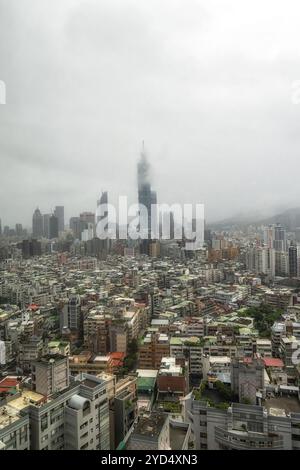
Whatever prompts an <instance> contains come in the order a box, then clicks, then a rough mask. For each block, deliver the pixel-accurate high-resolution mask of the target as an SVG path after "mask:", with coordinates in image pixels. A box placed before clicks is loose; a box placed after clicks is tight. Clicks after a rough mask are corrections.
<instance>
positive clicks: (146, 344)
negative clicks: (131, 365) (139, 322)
mask: <svg viewBox="0 0 300 470" xmlns="http://www.w3.org/2000/svg"><path fill="white" fill-rule="evenodd" d="M168 356H170V341H169V337H168V336H167V335H165V334H162V333H151V332H150V333H147V334H146V336H145V337H144V338H143V342H142V344H141V345H140V348H139V367H140V368H141V369H159V367H160V364H161V360H162V358H163V357H168Z"/></svg>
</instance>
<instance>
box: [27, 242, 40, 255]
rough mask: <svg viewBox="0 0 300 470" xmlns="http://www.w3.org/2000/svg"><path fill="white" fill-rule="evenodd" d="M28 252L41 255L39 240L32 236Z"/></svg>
mask: <svg viewBox="0 0 300 470" xmlns="http://www.w3.org/2000/svg"><path fill="white" fill-rule="evenodd" d="M29 253H30V256H41V254H42V245H41V242H39V241H38V240H35V239H34V238H33V239H32V240H31V241H30V242H29Z"/></svg>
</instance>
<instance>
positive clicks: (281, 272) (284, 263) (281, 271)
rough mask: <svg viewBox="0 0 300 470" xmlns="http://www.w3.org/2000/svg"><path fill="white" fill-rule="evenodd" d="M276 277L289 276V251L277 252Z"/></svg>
mask: <svg viewBox="0 0 300 470" xmlns="http://www.w3.org/2000/svg"><path fill="white" fill-rule="evenodd" d="M275 275H276V276H280V277H286V276H288V275H289V253H288V252H287V251H275Z"/></svg>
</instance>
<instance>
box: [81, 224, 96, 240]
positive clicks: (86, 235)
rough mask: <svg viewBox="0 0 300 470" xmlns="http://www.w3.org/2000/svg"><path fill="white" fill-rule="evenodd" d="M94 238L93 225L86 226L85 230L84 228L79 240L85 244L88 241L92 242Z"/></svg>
mask: <svg viewBox="0 0 300 470" xmlns="http://www.w3.org/2000/svg"><path fill="white" fill-rule="evenodd" d="M93 237H94V226H93V224H87V228H85V229H84V230H83V231H82V232H81V240H82V241H83V242H87V241H89V240H92V239H93Z"/></svg>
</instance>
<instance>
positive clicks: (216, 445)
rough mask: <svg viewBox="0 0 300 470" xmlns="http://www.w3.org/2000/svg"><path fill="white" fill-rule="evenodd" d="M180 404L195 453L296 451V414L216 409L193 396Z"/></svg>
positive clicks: (299, 440)
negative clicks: (188, 425) (189, 429)
mask: <svg viewBox="0 0 300 470" xmlns="http://www.w3.org/2000/svg"><path fill="white" fill-rule="evenodd" d="M184 403H185V405H184V406H185V420H186V421H187V422H190V423H191V427H192V434H193V437H194V443H195V449H197V450H247V449H252V450H254V449H259V450H283V449H284V450H292V449H295V450H296V449H300V413H289V412H286V411H284V410H283V409H280V408H270V409H269V410H268V409H266V408H265V407H263V406H254V405H244V404H240V403H232V405H231V406H229V407H228V408H227V409H225V410H224V409H218V408H216V407H211V406H209V405H208V404H207V403H206V402H205V401H199V400H196V399H195V398H194V396H193V393H190V394H189V395H188V396H187V397H186V400H185V402H184Z"/></svg>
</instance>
